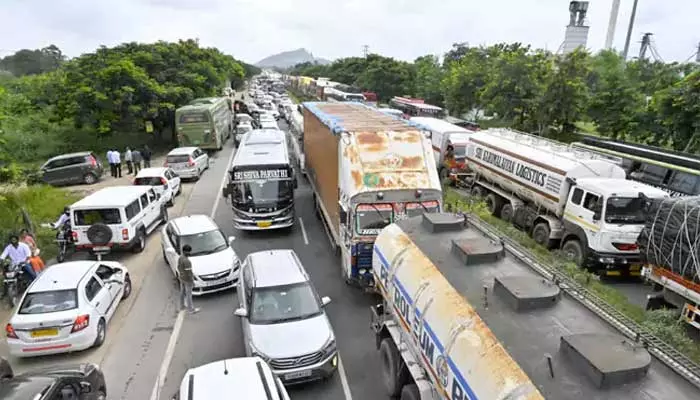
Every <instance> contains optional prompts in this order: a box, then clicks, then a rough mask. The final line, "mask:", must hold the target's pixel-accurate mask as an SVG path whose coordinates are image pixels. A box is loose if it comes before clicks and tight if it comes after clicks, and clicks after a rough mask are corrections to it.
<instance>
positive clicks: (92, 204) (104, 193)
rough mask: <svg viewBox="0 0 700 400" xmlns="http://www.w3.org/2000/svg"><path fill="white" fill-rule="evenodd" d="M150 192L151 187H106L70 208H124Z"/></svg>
mask: <svg viewBox="0 0 700 400" xmlns="http://www.w3.org/2000/svg"><path fill="white" fill-rule="evenodd" d="M149 190H152V189H151V187H150V186H111V187H106V188H102V189H100V190H98V191H96V192H95V193H92V194H90V195H88V196H86V197H84V198H83V199H81V200H79V201H77V202H75V203H73V204H72V205H71V206H70V208H71V210H75V209H78V208H96V207H102V208H104V207H124V206H126V205H128V204H129V203H131V202H132V201H134V199H135V198H137V197H139V196H141V195H143V194H144V193H146V192H148V191H149Z"/></svg>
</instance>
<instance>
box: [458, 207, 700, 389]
mask: <svg viewBox="0 0 700 400" xmlns="http://www.w3.org/2000/svg"><path fill="white" fill-rule="evenodd" d="M467 218H468V221H469V222H470V223H471V224H472V225H473V226H474V227H475V228H477V229H478V230H480V231H481V232H482V233H485V234H487V235H489V236H492V237H493V238H494V239H497V240H502V241H503V244H504V246H505V248H506V250H508V252H510V253H511V254H513V255H514V256H516V257H517V258H518V259H519V260H520V261H522V262H524V263H525V264H527V265H528V266H529V267H530V268H532V269H533V270H535V271H536V272H537V273H539V274H540V275H542V276H544V277H545V278H547V279H550V280H552V281H553V282H555V283H556V284H557V285H558V286H559V288H560V289H561V290H562V291H564V292H565V293H566V294H568V295H569V296H571V297H572V298H574V299H575V300H577V301H578V302H580V303H581V304H583V305H584V306H585V307H586V308H588V309H589V310H591V311H592V312H594V313H595V314H596V315H598V316H599V317H600V318H602V319H603V320H605V321H606V322H608V323H609V324H610V325H612V326H613V327H615V329H617V330H618V331H620V332H621V333H622V334H623V335H625V336H627V337H628V338H630V339H632V340H634V341H635V342H637V343H640V344H642V345H643V346H644V347H645V348H646V349H647V351H649V353H650V354H652V355H653V356H654V357H656V358H657V359H658V360H659V361H661V362H663V363H664V364H666V365H667V366H668V367H669V368H671V369H672V370H673V371H675V372H676V373H678V374H679V375H681V376H682V377H683V378H685V379H686V380H687V381H688V382H690V383H691V384H693V385H694V386H696V387H697V388H700V365H698V364H696V363H695V362H694V361H693V360H691V359H689V358H688V357H687V356H685V355H684V354H683V353H681V352H680V351H678V350H676V349H675V348H674V347H673V346H671V345H670V344H668V343H666V342H664V341H663V340H661V339H659V338H658V337H656V336H654V335H653V334H652V333H651V332H649V331H648V330H646V329H644V328H642V327H641V326H640V325H639V324H638V323H636V322H635V321H633V320H632V319H631V318H629V317H627V316H626V315H624V314H623V313H622V312H620V311H619V310H617V309H615V307H613V306H612V305H610V304H609V303H608V302H607V301H605V300H603V299H602V298H600V297H599V296H598V295H596V294H595V293H593V292H592V291H590V290H588V289H586V288H585V287H583V286H582V285H581V284H579V283H578V282H576V281H575V280H573V279H571V278H570V277H568V276H566V275H565V274H564V273H563V272H561V271H560V270H559V269H558V268H557V267H555V266H553V265H549V264H547V263H546V262H543V261H542V260H540V259H539V258H538V257H537V256H536V255H534V254H532V252H531V251H529V250H528V249H526V248H525V247H524V246H522V245H520V243H518V242H517V241H515V240H513V239H511V238H509V237H508V236H506V235H504V234H503V233H501V232H500V231H499V230H497V229H496V228H494V227H492V226H491V225H489V224H488V223H487V222H485V221H484V220H482V219H481V218H479V217H478V216H475V215H472V214H468V215H467Z"/></svg>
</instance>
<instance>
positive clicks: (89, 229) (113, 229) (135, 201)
mask: <svg viewBox="0 0 700 400" xmlns="http://www.w3.org/2000/svg"><path fill="white" fill-rule="evenodd" d="M163 200H164V199H163V198H162V197H161V196H160V195H159V194H158V193H156V191H155V190H153V188H152V187H151V186H114V187H108V188H104V189H100V190H98V191H97V192H95V193H93V194H91V195H89V196H87V197H85V198H83V199H82V200H80V201H78V202H77V203H75V204H73V205H72V206H70V220H71V228H72V230H73V240H74V242H75V247H76V250H88V251H92V252H107V251H110V250H119V249H131V250H132V251H134V252H136V253H138V252H141V251H142V250H143V249H144V248H145V247H146V236H147V235H148V234H149V233H151V232H152V231H154V230H155V229H156V228H157V227H158V225H160V224H161V223H165V222H167V221H168V210H167V208H166V205H165V202H164V201H163Z"/></svg>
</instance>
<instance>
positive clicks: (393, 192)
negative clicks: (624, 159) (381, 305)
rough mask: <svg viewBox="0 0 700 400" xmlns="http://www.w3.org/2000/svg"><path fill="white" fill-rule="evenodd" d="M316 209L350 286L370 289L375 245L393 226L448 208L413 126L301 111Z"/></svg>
mask: <svg viewBox="0 0 700 400" xmlns="http://www.w3.org/2000/svg"><path fill="white" fill-rule="evenodd" d="M303 113H304V115H303V120H304V135H303V136H304V146H303V147H304V159H305V166H306V172H307V176H308V178H309V182H310V183H311V186H312V189H313V192H314V205H315V207H316V211H317V214H318V216H319V217H320V218H321V220H322V221H323V223H324V225H325V228H326V232H327V234H328V237H329V238H330V241H331V245H332V246H333V248H334V249H335V251H336V252H338V253H339V254H340V256H341V259H342V263H341V264H342V276H343V278H344V279H345V281H346V282H348V283H352V284H356V285H358V286H361V287H363V288H372V287H373V286H374V281H373V278H372V271H371V270H372V251H373V244H374V239H375V237H376V236H377V234H379V232H380V231H381V230H382V228H384V227H385V226H387V225H389V224H390V223H392V222H394V221H396V220H399V219H403V218H406V217H408V216H413V215H417V214H422V213H424V212H430V213H432V212H439V211H440V210H441V208H442V188H441V186H440V179H439V177H438V174H437V169H436V168H435V159H434V157H433V155H432V148H431V144H430V140H429V139H428V138H427V137H426V133H425V132H423V131H421V130H418V128H416V127H415V126H413V125H411V123H410V122H408V121H406V120H403V119H399V118H396V117H393V116H390V115H387V114H384V113H382V112H380V111H378V110H377V109H375V108H372V107H369V106H366V105H363V104H358V103H326V102H307V103H304V104H303Z"/></svg>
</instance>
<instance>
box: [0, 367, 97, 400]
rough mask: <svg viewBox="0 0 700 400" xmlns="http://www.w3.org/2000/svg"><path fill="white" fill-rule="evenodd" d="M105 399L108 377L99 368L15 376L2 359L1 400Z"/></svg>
mask: <svg viewBox="0 0 700 400" xmlns="http://www.w3.org/2000/svg"><path fill="white" fill-rule="evenodd" d="M37 395H38V396H37ZM106 398H107V386H106V384H105V377H104V375H103V374H102V371H101V370H100V368H99V367H98V366H97V365H96V364H90V363H85V364H78V365H66V366H55V367H51V368H45V369H40V370H36V371H33V372H28V373H25V374H20V375H14V374H13V373H12V367H10V364H9V363H8V362H7V360H5V359H4V358H2V359H0V400H27V399H32V400H34V399H36V400H67V399H71V400H105V399H106Z"/></svg>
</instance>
